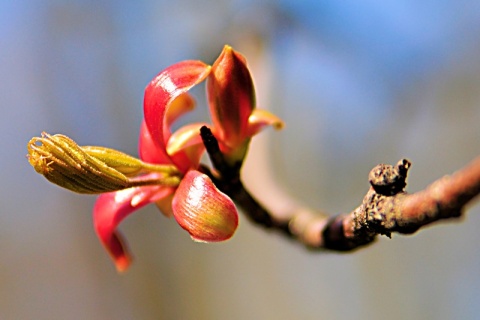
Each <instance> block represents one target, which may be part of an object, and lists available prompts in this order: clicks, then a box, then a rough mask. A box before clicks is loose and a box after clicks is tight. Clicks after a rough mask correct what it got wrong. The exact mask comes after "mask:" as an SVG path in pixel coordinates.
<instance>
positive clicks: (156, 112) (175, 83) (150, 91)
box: [144, 60, 210, 149]
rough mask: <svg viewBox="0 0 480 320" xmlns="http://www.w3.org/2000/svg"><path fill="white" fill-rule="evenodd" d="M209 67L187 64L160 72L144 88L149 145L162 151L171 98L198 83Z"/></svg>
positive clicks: (204, 76) (195, 62)
mask: <svg viewBox="0 0 480 320" xmlns="http://www.w3.org/2000/svg"><path fill="white" fill-rule="evenodd" d="M209 73H210V66H208V65H206V64H205V63H203V62H201V61H196V60H187V61H182V62H179V63H176V64H174V65H172V66H170V67H168V68H167V69H165V70H163V71H162V72H160V73H159V74H158V75H157V76H156V77H155V78H154V79H153V80H152V81H151V82H150V83H149V84H148V85H147V87H146V88H145V97H144V116H145V123H146V124H147V128H148V130H149V131H150V134H151V136H152V138H153V141H154V142H155V143H156V144H157V145H158V146H159V147H161V148H162V149H165V143H166V140H167V139H168V136H165V132H168V131H167V130H168V128H166V122H165V121H166V115H165V113H166V110H167V108H168V107H169V105H170V104H171V103H172V101H173V100H175V98H177V97H178V96H180V95H181V94H183V93H185V92H187V91H188V90H190V89H191V88H192V87H193V86H195V85H196V84H198V83H200V82H202V81H203V80H204V79H205V78H206V77H207V76H208V74H209Z"/></svg>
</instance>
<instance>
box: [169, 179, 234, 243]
mask: <svg viewBox="0 0 480 320" xmlns="http://www.w3.org/2000/svg"><path fill="white" fill-rule="evenodd" d="M172 209H173V214H174V217H175V220H177V222H178V224H179V225H180V226H181V227H182V228H183V229H185V230H187V231H188V233H190V236H191V237H192V239H193V240H195V241H202V242H217V241H224V240H227V239H229V238H231V237H232V235H233V234H234V233H235V230H236V229H237V226H238V214H237V209H236V208H235V205H234V203H233V201H232V200H231V199H230V198H229V197H228V196H227V195H225V194H224V193H222V192H221V191H219V190H218V189H217V188H216V187H215V185H214V184H213V182H212V180H211V179H210V178H209V177H208V176H207V175H205V174H203V173H200V172H198V171H196V170H191V171H189V172H188V173H187V174H186V175H185V177H184V178H183V179H182V182H181V183H180V185H179V187H178V189H177V191H176V192H175V196H174V198H173V201H172Z"/></svg>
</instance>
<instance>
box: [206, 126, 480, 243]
mask: <svg viewBox="0 0 480 320" xmlns="http://www.w3.org/2000/svg"><path fill="white" fill-rule="evenodd" d="M200 135H201V137H202V139H203V143H204V145H205V148H206V150H207V153H208V154H209V156H210V159H211V161H212V164H213V167H214V168H215V169H216V172H215V173H213V172H212V171H211V170H210V169H208V168H206V167H203V168H202V169H203V171H204V172H205V173H206V174H208V175H209V176H210V178H211V179H212V180H213V182H214V183H215V185H216V186H217V187H218V188H219V189H220V190H221V191H222V192H224V193H225V194H227V195H228V196H230V197H231V198H232V200H233V201H235V203H236V204H237V205H238V206H240V207H241V208H242V209H243V212H244V213H245V214H246V215H247V217H249V218H250V219H251V220H252V221H253V222H255V223H257V224H259V225H262V226H264V227H266V228H269V229H274V230H278V231H281V232H282V233H283V234H285V235H287V236H289V237H292V238H295V239H296V240H298V241H299V242H301V243H303V244H304V245H306V246H308V247H312V248H317V249H329V250H334V251H350V250H354V249H357V248H360V247H363V246H365V245H367V244H370V243H372V242H373V241H374V240H375V238H376V236H377V235H387V236H389V237H390V235H391V233H392V232H397V233H401V234H411V233H414V232H416V231H417V230H419V229H420V228H422V227H424V226H426V225H428V224H430V223H433V222H435V221H438V220H442V219H450V218H458V217H460V216H461V212H462V210H463V208H464V207H465V205H466V204H467V203H469V202H470V201H471V200H472V199H474V198H475V197H476V196H477V195H478V194H479V193H480V157H478V158H477V159H475V160H474V161H472V163H470V164H469V165H467V166H466V167H465V168H463V169H461V170H459V171H458V172H456V173H455V174H453V175H452V176H451V177H444V178H441V179H439V180H437V181H435V182H434V183H433V184H432V185H430V186H429V187H427V188H426V189H425V190H423V191H420V192H417V193H414V194H408V193H406V192H405V191H404V188H405V187H406V178H407V173H408V169H409V168H410V166H411V163H410V162H409V161H408V160H406V159H402V160H400V161H399V162H398V163H397V164H396V165H395V166H391V165H384V164H381V165H378V166H376V167H375V168H373V169H372V171H371V172H370V175H369V180H370V183H371V187H370V189H369V190H368V192H367V194H366V195H365V197H364V199H363V201H362V203H361V204H360V205H359V206H358V207H357V208H356V209H355V210H353V211H351V212H350V213H346V214H339V215H336V216H332V217H329V216H327V215H323V214H320V213H317V212H315V211H314V210H311V209H306V208H300V209H297V210H295V211H294V212H291V214H290V216H289V217H288V218H287V219H285V218H284V219H280V218H278V215H276V214H275V212H271V211H269V210H268V209H267V208H265V207H264V206H263V205H262V204H261V203H259V202H258V201H257V200H256V199H255V198H254V197H253V196H252V195H251V194H250V193H249V192H248V191H247V190H246V189H245V187H244V185H243V183H242V181H241V179H240V169H241V164H240V165H236V166H231V165H229V164H228V163H227V161H226V160H225V157H224V156H223V154H222V153H221V151H220V148H219V145H218V141H217V140H216V138H215V137H214V136H213V134H212V132H211V130H210V129H209V128H207V127H202V129H201V130H200Z"/></svg>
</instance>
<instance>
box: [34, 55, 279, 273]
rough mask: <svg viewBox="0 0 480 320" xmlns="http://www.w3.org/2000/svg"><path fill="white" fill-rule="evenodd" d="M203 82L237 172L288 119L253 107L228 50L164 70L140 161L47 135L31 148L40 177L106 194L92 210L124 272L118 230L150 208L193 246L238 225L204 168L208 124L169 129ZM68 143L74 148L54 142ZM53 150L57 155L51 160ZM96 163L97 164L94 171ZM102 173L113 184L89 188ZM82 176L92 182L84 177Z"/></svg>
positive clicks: (238, 63)
mask: <svg viewBox="0 0 480 320" xmlns="http://www.w3.org/2000/svg"><path fill="white" fill-rule="evenodd" d="M203 81H206V91H207V98H208V106H209V110H210V114H211V119H212V125H211V126H210V127H211V130H212V132H213V134H214V136H215V137H216V139H217V140H218V143H219V146H220V150H221V152H222V154H223V156H224V158H225V162H226V163H227V164H228V165H229V166H231V167H232V168H237V170H238V168H239V167H240V166H241V163H242V162H243V159H244V158H245V155H246V152H247V149H248V145H249V142H250V138H251V137H252V136H253V135H255V134H256V133H258V132H259V131H260V130H261V129H262V128H264V127H266V126H273V127H275V128H281V127H282V126H283V122H282V121H281V120H280V119H279V118H277V117H276V116H274V115H272V114H271V113H269V112H267V111H265V110H260V109H256V108H255V91H254V86H253V81H252V78H251V75H250V72H249V70H248V68H247V65H246V61H245V58H244V57H243V56H242V55H241V54H240V53H238V52H236V51H234V50H233V49H232V48H231V47H230V46H225V47H224V49H223V51H222V53H221V54H220V56H219V57H218V58H217V60H216V61H215V62H214V64H213V65H212V66H210V65H207V64H205V63H203V62H201V61H197V60H187V61H182V62H179V63H176V64H174V65H171V66H170V67H168V68H166V69H165V70H163V71H162V72H160V73H159V74H158V75H157V76H156V77H155V78H154V79H153V80H152V81H151V82H150V83H149V84H148V85H147V87H146V89H145V98H144V121H143V123H142V126H141V129H140V140H139V153H140V158H141V160H138V159H136V162H135V161H134V160H132V159H131V158H129V156H127V155H124V154H122V153H120V152H118V151H116V150H112V149H106V148H101V147H78V146H77V145H76V144H75V143H74V142H73V141H71V140H66V138H63V137H64V136H60V135H55V136H49V135H45V136H44V139H39V138H34V139H32V141H31V142H30V143H29V161H30V163H31V164H32V165H33V166H34V167H35V169H36V170H37V172H39V173H42V174H44V175H45V176H46V177H47V178H48V179H49V180H50V181H52V182H54V183H57V184H59V185H60V186H62V187H66V188H68V189H70V190H73V191H77V192H84V190H88V191H89V192H84V193H101V194H100V196H99V198H98V200H97V201H96V203H95V207H94V209H93V220H94V227H95V231H96V233H97V235H98V237H99V238H100V240H101V242H102V243H103V245H104V246H105V248H106V249H107V251H108V252H109V253H110V255H111V256H112V258H113V260H114V262H115V265H116V267H117V270H119V271H124V270H126V269H127V267H128V266H129V264H130V261H131V255H130V253H129V252H128V249H127V248H126V245H125V242H124V241H123V239H122V236H121V235H120V234H119V233H118V231H117V226H118V225H119V224H120V222H121V221H122V220H123V219H125V218H126V217H127V216H128V215H129V214H131V213H132V212H134V211H136V210H138V209H139V208H141V207H143V206H145V205H147V204H150V203H154V204H156V205H157V206H158V208H159V209H160V211H161V212H162V213H163V214H164V215H166V216H173V217H174V218H175V220H176V221H177V222H178V224H179V225H180V226H181V227H182V228H184V229H185V230H186V231H188V233H189V234H190V236H191V237H192V239H194V240H195V241H202V242H216V241H223V240H227V239H229V238H230V237H231V236H232V235H233V234H234V232H235V230H236V228H237V225H238V214H237V210H236V207H235V205H234V203H233V201H232V200H231V199H230V198H229V197H228V196H227V195H226V194H224V193H222V192H221V191H220V190H218V189H217V187H216V186H215V184H214V183H213V181H212V180H211V179H210V177H209V176H208V175H206V174H205V173H202V172H201V170H200V168H201V167H200V158H201V156H202V154H203V152H204V151H205V147H204V145H203V143H202V140H201V137H200V134H199V132H200V128H201V127H202V126H205V125H207V124H205V123H192V124H189V125H186V126H184V127H181V128H180V129H178V130H176V131H175V132H172V130H171V127H172V124H173V123H174V122H175V121H176V120H177V119H178V118H179V117H180V116H182V115H183V114H185V113H186V112H188V111H191V110H192V109H193V107H194V99H193V97H192V96H191V95H190V94H189V93H188V91H189V90H190V89H191V88H193V87H194V86H196V85H198V84H199V83H201V82H203ZM62 139H63V140H62ZM64 140H65V141H68V142H69V143H70V144H69V145H62V144H61V143H57V141H64ZM52 141H53V142H52ZM70 141H71V142H70ZM55 143H56V144H55ZM39 144H40V145H39ZM62 148H63V149H62ZM72 148H73V149H74V150H75V152H72V151H71V150H72ZM59 150H60V151H59ZM54 151H55V152H56V153H55V155H56V157H54V156H52V154H53V152H54ZM115 152H117V153H118V154H117V153H115ZM72 154H74V155H78V154H81V155H82V157H80V158H79V157H78V156H77V157H73V160H72V161H71V165H70V167H72V170H69V169H68V168H69V163H70V162H68V161H67V162H66V163H67V164H65V161H64V159H63V158H65V157H67V158H69V159H70V158H72V157H71V156H70V155H72ZM59 155H60V156H59ZM92 163H96V164H97V167H95V168H93V169H92V168H91V166H90V165H91V164H92ZM125 163H128V165H125ZM133 163H135V165H133ZM131 166H134V167H135V166H136V167H135V168H136V169H135V170H134V169H132V168H131ZM55 168H60V169H61V170H62V171H61V174H55V175H54V174H52V172H53V173H55V172H57V171H58V170H57V169H55ZM102 168H104V169H105V168H106V169H105V170H106V171H108V172H111V174H112V175H113V176H114V178H115V179H116V180H115V179H114V180H112V181H113V182H112V184H108V185H107V186H106V187H103V189H100V188H97V187H96V185H94V186H93V187H92V186H91V184H89V181H95V182H96V183H98V182H99V181H100V185H102V186H103V185H104V183H103V181H104V178H103V175H102V174H100V175H99V173H102V172H103V171H105V170H103V169H102ZM112 170H113V171H112ZM72 172H73V173H72ZM84 172H88V173H89V176H88V177H90V178H88V179H87V178H85V176H84V175H83V173H84ZM112 172H113V173H112ZM132 172H134V173H132ZM47 173H48V175H47ZM117 176H118V177H120V178H118V179H120V180H118V179H117ZM52 177H53V178H52ZM117 180H118V181H117ZM67 182H68V183H67ZM114 182H115V183H116V184H114Z"/></svg>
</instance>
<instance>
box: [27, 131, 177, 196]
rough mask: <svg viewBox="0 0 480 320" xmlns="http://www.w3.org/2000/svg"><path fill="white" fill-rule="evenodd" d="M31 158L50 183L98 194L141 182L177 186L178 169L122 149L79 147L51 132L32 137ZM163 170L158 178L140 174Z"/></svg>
mask: <svg viewBox="0 0 480 320" xmlns="http://www.w3.org/2000/svg"><path fill="white" fill-rule="evenodd" d="M27 148H28V153H29V154H28V161H29V162H30V164H31V165H32V166H33V168H34V169H35V170H36V171H37V172H38V173H40V174H42V175H43V176H44V177H45V178H46V179H48V180H49V181H50V182H52V183H55V184H57V185H59V186H60V187H63V188H66V189H69V190H71V191H74V192H78V193H87V194H96V193H104V192H110V191H116V190H122V189H126V188H130V187H134V186H141V185H149V184H150V185H155V184H157V185H162V184H165V185H173V186H175V185H178V183H179V177H178V176H176V174H178V171H177V170H176V169H175V168H174V167H172V166H158V165H151V164H147V163H144V162H142V161H141V160H138V159H136V158H134V157H132V156H129V155H127V154H124V153H122V152H120V151H117V150H114V149H109V148H103V147H80V146H79V145H78V144H77V143H75V141H73V140H72V139H70V138H69V137H67V136H64V135H61V134H56V135H53V136H52V135H49V134H48V133H45V132H43V133H42V137H41V138H38V137H35V138H32V139H31V140H30V141H29V143H28V145H27ZM149 172H160V173H161V174H160V175H158V174H156V175H155V177H151V175H150V176H148V175H146V176H148V178H147V179H144V178H143V177H142V176H140V177H137V178H134V179H131V178H129V176H136V175H138V174H140V173H149Z"/></svg>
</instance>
